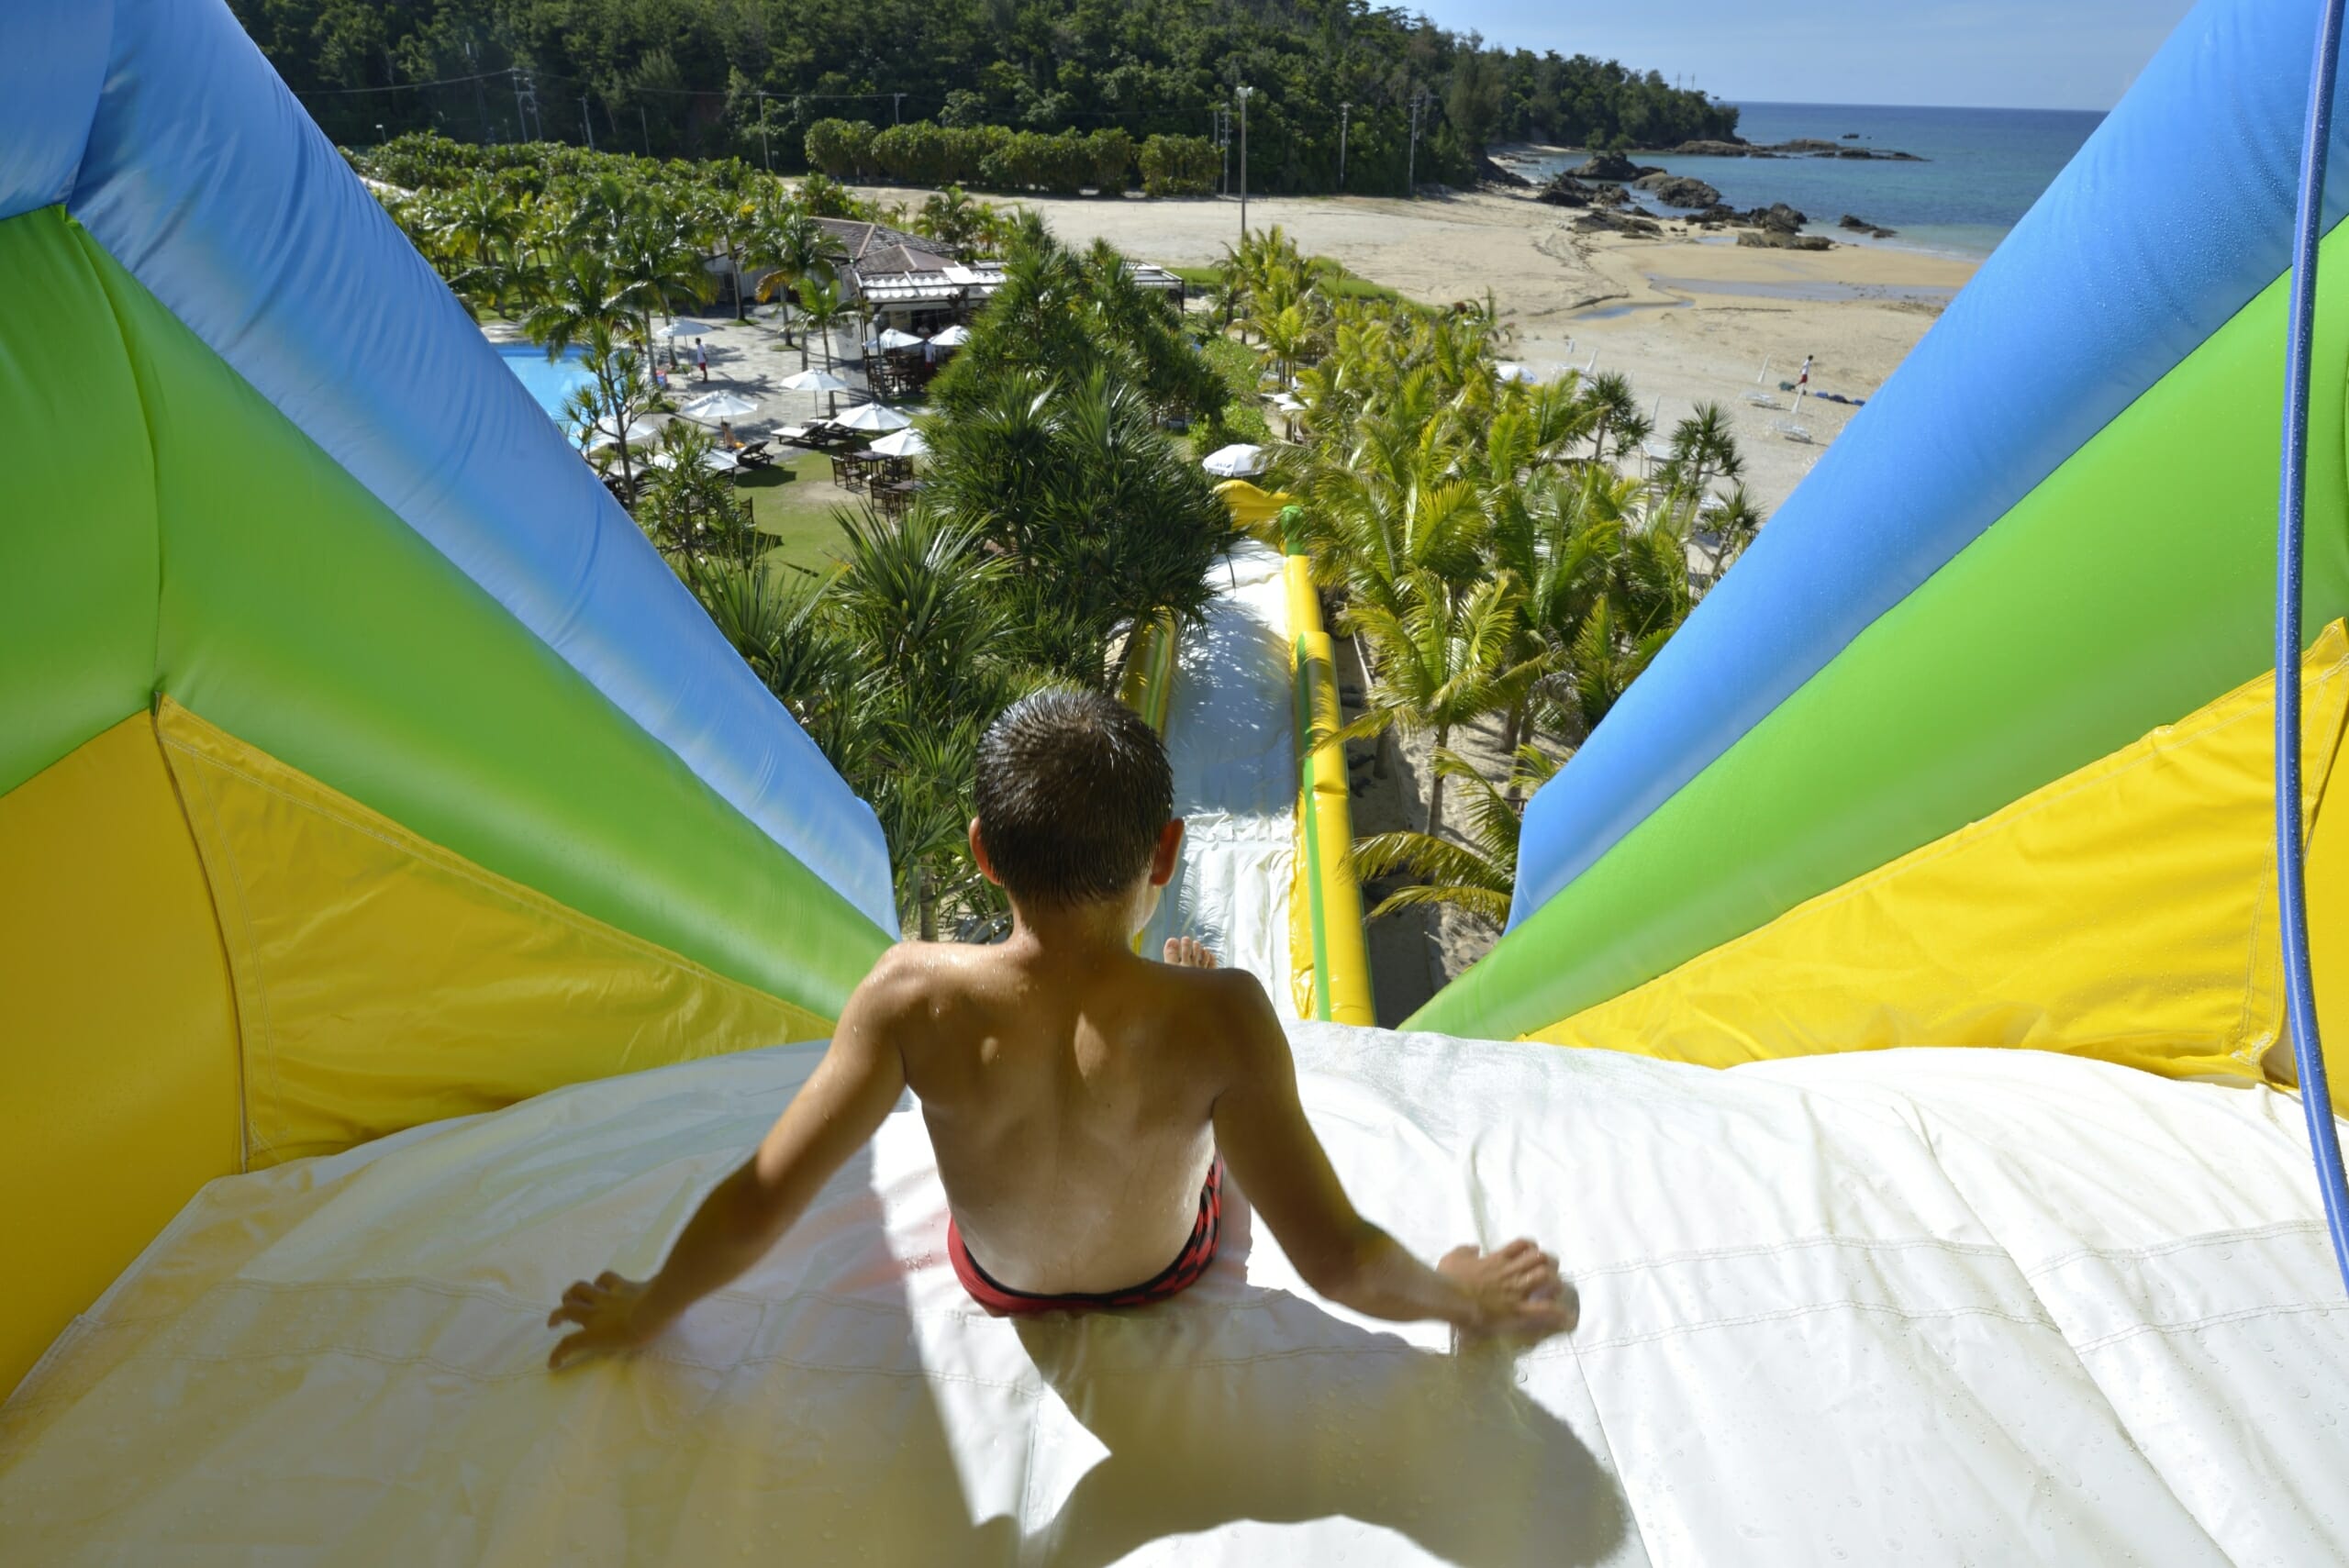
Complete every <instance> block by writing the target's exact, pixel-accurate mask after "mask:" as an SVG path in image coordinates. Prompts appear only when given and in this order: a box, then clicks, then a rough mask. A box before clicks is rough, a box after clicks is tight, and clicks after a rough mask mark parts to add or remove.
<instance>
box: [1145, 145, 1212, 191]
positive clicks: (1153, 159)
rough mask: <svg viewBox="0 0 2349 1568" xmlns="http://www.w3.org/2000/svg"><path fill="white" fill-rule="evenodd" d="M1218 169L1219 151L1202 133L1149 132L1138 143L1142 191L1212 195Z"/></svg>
mask: <svg viewBox="0 0 2349 1568" xmlns="http://www.w3.org/2000/svg"><path fill="white" fill-rule="evenodd" d="M1221 172H1223V154H1222V153H1221V152H1220V151H1219V150H1217V148H1216V144H1215V143H1214V142H1212V141H1209V140H1208V139H1207V138H1206V137H1204V136H1153V137H1152V138H1150V139H1148V140H1146V141H1144V142H1143V143H1142V144H1141V188H1142V194H1143V195H1152V196H1206V195H1214V194H1215V186H1216V179H1217V177H1218V176H1219V174H1220V173H1221Z"/></svg>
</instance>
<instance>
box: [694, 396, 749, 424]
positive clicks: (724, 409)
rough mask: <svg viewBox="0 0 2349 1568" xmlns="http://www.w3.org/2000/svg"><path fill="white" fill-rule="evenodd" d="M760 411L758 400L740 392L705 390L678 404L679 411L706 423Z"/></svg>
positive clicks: (738, 417) (745, 415)
mask: <svg viewBox="0 0 2349 1568" xmlns="http://www.w3.org/2000/svg"><path fill="white" fill-rule="evenodd" d="M758 411H759V405H758V400H757V399H756V398H751V397H745V396H743V395H741V394H740V393H739V392H705V393H703V394H702V395H700V396H699V397H696V398H693V399H691V400H689V401H687V402H685V403H682V404H679V405H678V406H677V412H678V413H680V414H683V415H684V416H685V417H686V418H688V419H698V420H700V421H701V422H702V423H703V424H705V425H707V424H708V423H710V422H711V421H713V420H717V419H740V418H743V417H747V416H749V415H752V414H755V413H757V412H758Z"/></svg>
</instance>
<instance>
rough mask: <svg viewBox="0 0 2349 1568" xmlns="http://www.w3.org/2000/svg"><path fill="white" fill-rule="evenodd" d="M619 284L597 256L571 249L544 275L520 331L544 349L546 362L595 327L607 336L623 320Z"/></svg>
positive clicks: (626, 308) (624, 303)
mask: <svg viewBox="0 0 2349 1568" xmlns="http://www.w3.org/2000/svg"><path fill="white" fill-rule="evenodd" d="M623 286H624V285H622V284H621V283H620V282H619V280H618V279H617V278H615V277H613V275H612V270H611V268H610V267H608V266H607V265H606V264H605V262H604V258H603V257H602V256H601V255H600V254H599V253H597V252H596V251H594V250H574V251H572V252H571V253H570V254H568V255H567V256H565V257H564V258H563V259H562V263H561V264H560V265H558V266H556V267H555V268H554V269H553V270H552V271H551V272H550V273H549V274H548V275H547V278H546V282H545V287H544V289H543V291H542V292H541V293H540V295H539V298H538V302H537V303H536V304H534V305H533V306H531V307H530V312H529V315H528V316H526V317H523V318H522V330H523V331H524V332H525V333H527V334H528V335H529V339H530V340H531V341H532V342H534V343H537V344H540V345H541V346H542V347H543V348H545V350H546V351H547V358H549V359H551V360H554V359H561V358H562V351H563V350H565V349H567V348H569V347H570V346H571V345H572V344H573V343H575V342H579V341H581V340H583V339H586V338H588V337H590V336H591V335H593V334H594V333H595V332H596V330H597V329H598V328H600V329H602V330H603V332H604V333H605V335H606V336H607V337H608V336H609V335H610V334H611V333H613V332H615V331H617V330H618V328H619V327H620V326H621V324H622V323H624V322H626V321H627V320H628V318H629V306H628V302H627V301H626V299H625V298H623V297H622V292H621V291H622V288H623Z"/></svg>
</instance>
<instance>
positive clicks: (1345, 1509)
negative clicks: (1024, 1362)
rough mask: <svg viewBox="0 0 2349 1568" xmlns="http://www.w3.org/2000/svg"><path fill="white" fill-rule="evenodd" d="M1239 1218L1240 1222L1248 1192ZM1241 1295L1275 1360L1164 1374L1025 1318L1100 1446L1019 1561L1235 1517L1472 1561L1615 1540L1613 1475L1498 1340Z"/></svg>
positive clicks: (1063, 1322) (1470, 1567)
mask: <svg viewBox="0 0 2349 1568" xmlns="http://www.w3.org/2000/svg"><path fill="white" fill-rule="evenodd" d="M1235 1214H1236V1215H1237V1216H1238V1217H1240V1218H1241V1220H1242V1224H1243V1226H1244V1224H1245V1222H1246V1218H1247V1210H1246V1207H1245V1205H1244V1204H1241V1203H1233V1204H1231V1205H1230V1207H1229V1208H1228V1209H1227V1218H1230V1217H1232V1216H1233V1215H1235ZM1229 1229H1231V1228H1230V1227H1229V1226H1228V1228H1227V1239H1228V1242H1229V1240H1243V1242H1244V1236H1243V1237H1242V1238H1231V1237H1230V1236H1229ZM1227 1250H1228V1251H1229V1247H1227ZM1221 1266H1225V1265H1224V1264H1223V1263H1220V1262H1219V1267H1221ZM1250 1311H1251V1313H1252V1315H1253V1316H1254V1317H1255V1318H1257V1319H1258V1321H1259V1322H1260V1323H1261V1324H1262V1327H1261V1329H1258V1330H1257V1331H1256V1332H1255V1333H1254V1334H1253V1335H1252V1337H1253V1338H1258V1339H1260V1340H1262V1342H1263V1343H1264V1346H1265V1348H1266V1353H1265V1354H1264V1356H1262V1357H1261V1358H1252V1359H1248V1360H1244V1361H1233V1362H1229V1363H1225V1364H1222V1365H1216V1364H1213V1363H1209V1364H1207V1365H1202V1366H1197V1367H1183V1366H1179V1365H1178V1366H1170V1367H1168V1368H1166V1369H1165V1370H1164V1371H1163V1373H1161V1372H1159V1371H1157V1370H1154V1369H1150V1368H1133V1367H1120V1368H1117V1369H1109V1368H1105V1367H1102V1366H1100V1365H1098V1364H1097V1362H1095V1359H1094V1358H1093V1357H1091V1356H1089V1355H1088V1354H1087V1351H1088V1349H1089V1348H1090V1339H1089V1336H1088V1334H1087V1332H1086V1329H1088V1327H1089V1326H1090V1325H1089V1324H1088V1323H1087V1322H1086V1321H1085V1320H1077V1321H1074V1322H1072V1321H1070V1320H1068V1319H1057V1320H1030V1321H1022V1322H1020V1323H1019V1324H1018V1325H1017V1327H1018V1329H1019V1337H1020V1340H1021V1342H1022V1343H1023V1344H1025V1345H1026V1346H1027V1348H1028V1351H1029V1354H1030V1357H1031V1358H1032V1359H1033V1360H1034V1362H1035V1364H1036V1369H1037V1371H1038V1372H1039V1373H1041V1374H1042V1376H1043V1377H1044V1379H1045V1381H1046V1382H1048V1383H1049V1384H1050V1385H1052V1388H1053V1390H1054V1391H1055V1392H1056V1393H1058V1394H1059V1396H1060V1397H1061V1399H1062V1400H1063V1403H1065V1404H1066V1406H1067V1407H1068V1410H1069V1412H1070V1414H1071V1415H1072V1416H1074V1418H1075V1419H1076V1420H1077V1421H1078V1422H1079V1423H1081V1424H1082V1425H1083V1426H1084V1427H1085V1429H1086V1430H1088V1431H1089V1432H1091V1433H1092V1435H1093V1437H1094V1438H1095V1439H1096V1440H1097V1441H1098V1442H1099V1443H1100V1444H1101V1445H1102V1446H1103V1447H1104V1448H1106V1449H1107V1450H1108V1457H1107V1458H1105V1459H1103V1460H1102V1461H1100V1462H1098V1463H1097V1464H1096V1465H1095V1466H1094V1467H1093V1468H1092V1469H1091V1470H1090V1471H1088V1472H1087V1473H1085V1476H1084V1477H1083V1479H1081V1480H1080V1481H1078V1482H1077V1484H1076V1485H1075V1487H1074V1490H1073V1491H1072V1492H1071V1493H1070V1494H1069V1496H1068V1499H1067V1501H1066V1502H1065V1503H1064V1504H1063V1506H1062V1507H1061V1508H1060V1510H1059V1512H1058V1514H1057V1516H1056V1517H1055V1518H1053V1519H1052V1522H1051V1523H1050V1524H1049V1525H1047V1526H1046V1527H1045V1528H1044V1529H1043V1530H1042V1532H1041V1534H1040V1535H1039V1536H1037V1537H1034V1538H1030V1540H1029V1541H1028V1542H1027V1543H1026V1548H1025V1550H1024V1551H1022V1552H1021V1561H1022V1562H1048V1563H1051V1564H1052V1565H1053V1568H1096V1565H1097V1564H1107V1563H1111V1562H1118V1561H1119V1560H1120V1559H1122V1558H1123V1557H1125V1556H1126V1555H1127V1554H1128V1553H1130V1552H1131V1551H1135V1550H1137V1549H1138V1548H1140V1547H1141V1546H1143V1545H1145V1544H1147V1543H1148V1542H1150V1541H1152V1540H1161V1539H1163V1538H1165V1537H1169V1536H1180V1535H1188V1534H1193V1533H1196V1532H1199V1531H1204V1530H1210V1529H1216V1528H1217V1527H1219V1526H1221V1525H1226V1524H1230V1523H1233V1522H1235V1521H1240V1520H1254V1521H1259V1522H1262V1523H1266V1524H1276V1525H1277V1524H1298V1523H1306V1522H1309V1521H1314V1520H1323V1519H1352V1520H1355V1521H1357V1522H1359V1523H1362V1524H1364V1525H1369V1526H1374V1527H1377V1528H1380V1529H1390V1530H1393V1531H1395V1532H1397V1534H1400V1535H1402V1536H1404V1537H1406V1538H1408V1540H1412V1541H1413V1542H1415V1543H1417V1545H1418V1546H1419V1548H1420V1550H1422V1551H1426V1552H1429V1553H1430V1554H1431V1555H1433V1556H1435V1557H1438V1558H1441V1559H1442V1560H1443V1561H1445V1562H1453V1563H1457V1564H1459V1565H1461V1568H1515V1565H1517V1564H1531V1563H1543V1564H1572V1563H1589V1562H1600V1561H1603V1560H1604V1559H1606V1558H1608V1557H1609V1556H1610V1555H1611V1554H1612V1553H1614V1552H1615V1551H1617V1550H1618V1549H1619V1548H1620V1546H1621V1545H1622V1542H1623V1538H1624V1534H1625V1531H1626V1529H1627V1528H1628V1510H1627V1508H1626V1507H1625V1504H1624V1501H1623V1498H1622V1496H1620V1493H1619V1492H1618V1490H1617V1489H1616V1486H1615V1484H1614V1482H1613V1481H1612V1480H1611V1479H1610V1478H1609V1476H1608V1475H1607V1474H1606V1473H1605V1472H1603V1471H1602V1470H1601V1469H1600V1468H1599V1466H1598V1461H1597V1460H1596V1459H1594V1458H1593V1457H1592V1455H1591V1453H1590V1451H1588V1450H1587V1449H1586V1448H1585V1447H1584V1446H1583V1444H1582V1441H1581V1440H1579V1439H1578V1438H1576V1437H1575V1434H1574V1432H1573V1431H1572V1430H1571V1429H1568V1428H1567V1426H1566V1425H1565V1424H1564V1422H1562V1421H1560V1420H1559V1419H1558V1418H1556V1417H1555V1416H1553V1415H1552V1414H1551V1413H1550V1412H1549V1411H1547V1410H1545V1409H1543V1408H1542V1407H1541V1406H1539V1405H1537V1404H1535V1403H1534V1402H1533V1401H1532V1400H1531V1399H1529V1398H1527V1397H1526V1396H1524V1395H1522V1394H1521V1393H1520V1392H1519V1391H1518V1388H1517V1385H1516V1382H1515V1372H1514V1362H1513V1360H1512V1358H1511V1357H1510V1356H1509V1355H1508V1353H1507V1352H1506V1351H1504V1350H1502V1349H1500V1348H1498V1347H1493V1348H1488V1349H1476V1350H1471V1351H1467V1352H1466V1353H1464V1354H1459V1355H1443V1354H1440V1353H1437V1352H1434V1351H1424V1350H1420V1349H1418V1348H1416V1347H1413V1346H1411V1345H1409V1344H1408V1343H1406V1342H1405V1341H1404V1340H1402V1339H1400V1338H1399V1337H1397V1336H1396V1335H1392V1334H1381V1333H1375V1332H1372V1331H1370V1330H1368V1329H1361V1328H1357V1327H1355V1326H1354V1325H1353V1324H1351V1323H1346V1322H1343V1321H1341V1319H1339V1318H1335V1317H1333V1316H1332V1315H1331V1314H1330V1313H1328V1312H1325V1311H1323V1310H1322V1309H1321V1308H1320V1307H1317V1306H1315V1305H1313V1304H1312V1303H1311V1302H1308V1301H1306V1300H1304V1299H1302V1298H1301V1297H1298V1296H1294V1295H1291V1294H1289V1293H1288V1292H1286V1291H1275V1292H1270V1293H1268V1295H1267V1296H1266V1297H1264V1298H1260V1299H1259V1300H1258V1301H1257V1302H1254V1303H1252V1304H1251V1307H1250Z"/></svg>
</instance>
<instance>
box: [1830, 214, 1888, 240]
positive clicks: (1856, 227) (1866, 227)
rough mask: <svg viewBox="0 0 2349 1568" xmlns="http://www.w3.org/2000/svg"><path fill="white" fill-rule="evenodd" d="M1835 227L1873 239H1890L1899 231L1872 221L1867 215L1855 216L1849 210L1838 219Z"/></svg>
mask: <svg viewBox="0 0 2349 1568" xmlns="http://www.w3.org/2000/svg"><path fill="white" fill-rule="evenodd" d="M1835 227H1836V228H1848V229H1851V230H1853V231H1854V233H1859V234H1865V235H1866V236H1867V237H1868V238H1869V239H1891V238H1892V237H1893V235H1894V234H1895V233H1897V232H1898V230H1896V229H1890V228H1885V227H1884V225H1882V224H1880V223H1870V222H1869V221H1868V220H1867V219H1866V218H1865V217H1853V216H1852V215H1851V214H1850V213H1848V212H1847V213H1845V214H1844V215H1843V216H1842V217H1840V218H1838V219H1837V220H1836V223H1835Z"/></svg>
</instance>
